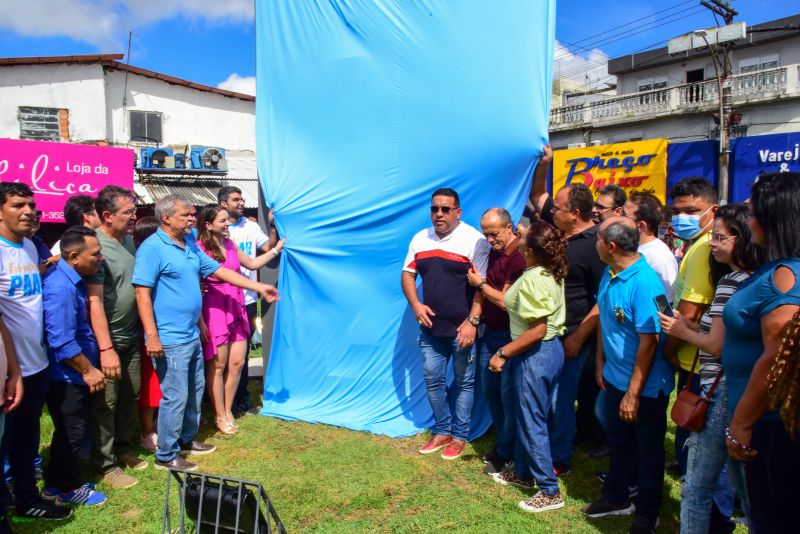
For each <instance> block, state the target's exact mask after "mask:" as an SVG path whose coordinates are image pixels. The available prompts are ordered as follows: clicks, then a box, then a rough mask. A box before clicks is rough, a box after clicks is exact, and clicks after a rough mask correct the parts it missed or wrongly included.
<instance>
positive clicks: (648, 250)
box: [625, 191, 678, 302]
mask: <svg viewBox="0 0 800 534" xmlns="http://www.w3.org/2000/svg"><path fill="white" fill-rule="evenodd" d="M625 215H627V216H628V217H630V218H631V219H633V220H634V222H636V225H637V226H638V227H639V251H638V252H639V254H641V255H642V256H644V259H645V261H647V264H648V265H650V267H652V268H653V270H654V271H655V272H656V274H657V275H658V277H659V279H661V283H662V284H664V292H665V294H666V295H667V300H668V301H669V302H672V298H673V297H674V296H675V279H676V278H677V277H678V261H677V260H676V259H675V255H674V254H673V253H672V251H671V250H670V249H669V247H668V246H667V245H666V243H664V242H663V241H661V240H660V239H659V238H658V226H659V224H661V221H662V220H663V218H664V206H662V205H661V201H660V200H658V198H656V197H655V196H654V195H652V194H650V193H642V192H638V191H637V192H634V193H631V195H630V197H629V198H628V200H627V202H625Z"/></svg>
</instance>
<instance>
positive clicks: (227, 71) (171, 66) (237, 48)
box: [0, 0, 800, 92]
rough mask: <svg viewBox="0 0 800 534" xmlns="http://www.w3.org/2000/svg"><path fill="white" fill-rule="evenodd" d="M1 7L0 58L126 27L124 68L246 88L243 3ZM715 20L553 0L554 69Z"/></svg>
mask: <svg viewBox="0 0 800 534" xmlns="http://www.w3.org/2000/svg"><path fill="white" fill-rule="evenodd" d="M256 1H257V2H262V1H280V0H256ZM285 1H305V0H285ZM450 1H453V2H456V1H457V0H450ZM461 1H472V0H461ZM475 1H478V0H475ZM521 1H525V0H521ZM527 1H539V0H527ZM732 5H733V7H734V8H735V9H737V10H738V11H739V13H740V15H739V17H737V20H739V21H744V22H747V23H748V24H757V23H761V22H766V21H769V20H774V19H777V18H781V17H785V16H788V15H793V14H796V13H800V5H798V4H796V3H795V2H792V1H786V0H763V1H761V0H751V1H744V0H740V1H733V2H732ZM0 13H3V16H2V17H0V57H13V56H48V55H73V54H97V53H124V52H125V50H126V48H127V41H128V31H129V30H133V32H134V35H133V42H132V48H131V63H132V64H133V65H136V66H139V67H143V68H147V69H151V70H155V71H158V72H163V73H165V74H170V75H173V76H178V77H181V78H186V79H188V80H192V81H195V82H199V83H204V84H208V85H212V86H221V87H224V88H227V89H232V90H240V91H243V92H252V91H253V88H254V82H253V78H252V77H253V76H254V74H255V31H254V26H253V2H252V0H0ZM629 23H630V24H629ZM715 24H716V22H715V21H714V18H713V16H712V15H711V13H710V12H709V11H708V10H706V9H705V8H702V7H701V6H700V5H699V0H684V1H682V0H661V1H658V2H654V1H650V2H632V1H630V0H593V1H589V0H560V1H558V2H557V7H556V39H557V41H558V43H557V45H556V50H555V56H554V57H555V59H556V60H557V61H556V65H555V69H554V72H555V74H556V76H559V75H560V76H561V77H568V78H573V79H579V80H582V81H588V82H589V83H600V82H599V81H600V80H602V79H603V77H604V70H603V63H604V60H605V59H606V58H607V57H609V56H610V57H615V56H618V55H623V54H627V53H630V52H634V51H637V50H640V49H642V48H645V49H646V48H649V47H651V46H652V45H655V46H664V44H665V42H666V40H667V39H669V38H670V37H674V36H676V35H680V34H683V33H687V32H689V31H691V30H694V29H698V28H705V27H710V26H714V25H715Z"/></svg>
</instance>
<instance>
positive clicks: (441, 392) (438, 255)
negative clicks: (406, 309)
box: [401, 188, 490, 460]
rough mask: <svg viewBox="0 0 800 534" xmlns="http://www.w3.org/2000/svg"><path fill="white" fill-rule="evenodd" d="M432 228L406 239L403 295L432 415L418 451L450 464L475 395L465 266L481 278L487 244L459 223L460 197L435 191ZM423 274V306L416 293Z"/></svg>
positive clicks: (473, 327)
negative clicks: (416, 333)
mask: <svg viewBox="0 0 800 534" xmlns="http://www.w3.org/2000/svg"><path fill="white" fill-rule="evenodd" d="M430 209H431V223H433V226H432V227H430V228H426V229H424V230H421V231H420V232H418V233H417V234H416V235H415V236H414V238H413V239H412V240H411V244H410V246H409V248H408V255H407V256H406V260H405V262H404V264H403V273H402V277H401V283H402V287H403V293H404V294H405V297H406V299H407V300H408V304H409V305H410V306H411V309H412V310H413V312H414V317H415V318H416V320H417V322H418V323H419V326H420V337H419V345H420V350H421V351H422V358H423V368H422V372H423V376H424V378H425V385H426V386H427V389H428V400H429V401H430V403H431V409H432V410H433V417H434V421H435V423H434V426H433V429H432V432H433V436H432V437H431V439H430V440H429V441H428V442H427V443H426V444H425V445H423V446H422V448H420V449H419V453H420V454H432V453H434V452H437V451H439V450H441V449H444V451H443V452H442V458H444V459H445V460H455V459H456V458H458V457H459V456H461V454H462V453H463V452H464V448H465V447H466V443H467V436H468V435H469V424H470V416H471V414H472V405H473V401H474V394H475V391H474V389H475V347H474V343H475V337H476V333H477V326H478V323H479V322H480V316H481V308H482V303H483V296H482V294H481V293H480V292H479V291H475V289H474V288H473V287H472V286H471V285H470V284H469V283H468V281H467V273H468V272H469V270H470V268H471V267H474V268H475V270H476V271H477V272H478V273H479V274H480V276H481V278H486V265H487V262H488V258H489V249H490V247H489V243H487V241H486V239H484V237H483V234H481V233H480V232H479V231H478V230H476V229H475V228H473V227H472V226H470V225H468V224H466V223H463V222H461V220H460V219H461V207H460V204H459V199H458V193H456V192H455V191H454V190H452V189H450V188H442V189H438V190H436V191H435V192H434V193H433V195H432V198H431V208H430ZM417 274H419V275H420V276H421V277H422V301H420V299H419V297H418V296H417V284H416V278H417ZM450 358H453V370H454V374H455V387H454V388H452V389H451V390H450V394H451V395H454V396H455V402H454V403H453V404H454V405H455V411H454V413H453V414H452V415H451V413H450V405H451V403H449V401H448V398H447V390H446V379H447V363H448V360H449V359H450Z"/></svg>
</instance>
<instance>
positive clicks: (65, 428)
mask: <svg viewBox="0 0 800 534" xmlns="http://www.w3.org/2000/svg"><path fill="white" fill-rule="evenodd" d="M47 409H48V410H49V411H50V417H51V418H52V419H53V426H54V427H55V430H54V431H53V440H52V442H51V443H50V463H48V464H47V470H46V471H45V474H44V479H45V484H46V486H47V487H53V488H56V489H57V490H59V491H62V492H68V491H72V490H74V489H76V488H78V487H80V486H81V484H83V481H82V478H81V462H80V454H81V445H83V442H84V439H85V438H86V428H87V424H88V420H89V388H88V387H86V386H79V385H76V384H70V383H68V382H53V383H52V384H51V385H50V392H49V393H48V394H47Z"/></svg>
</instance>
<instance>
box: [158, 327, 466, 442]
mask: <svg viewBox="0 0 800 534" xmlns="http://www.w3.org/2000/svg"><path fill="white" fill-rule="evenodd" d="M419 348H420V350H421V351H422V360H423V361H422V375H423V377H424V378H425V386H426V387H427V388H428V401H430V403H431V409H432V410H433V419H434V425H433V429H432V431H433V433H434V434H439V435H442V436H452V437H453V439H458V440H462V441H466V440H467V437H468V436H469V422H470V417H471V415H472V404H473V402H474V401H475V346H474V345H471V346H469V347H466V348H463V349H459V348H458V342H457V341H456V338H454V337H435V336H432V335H430V334H427V333H425V332H422V333H421V334H420V335H419ZM451 357H452V358H453V374H454V375H455V383H454V385H453V388H452V389H451V391H450V393H451V394H452V395H453V398H454V400H455V402H454V406H455V409H454V411H455V413H454V414H453V417H452V420H451V417H450V404H449V403H448V400H447V362H448V360H449V359H450V358H451ZM159 437H160V436H159Z"/></svg>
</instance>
